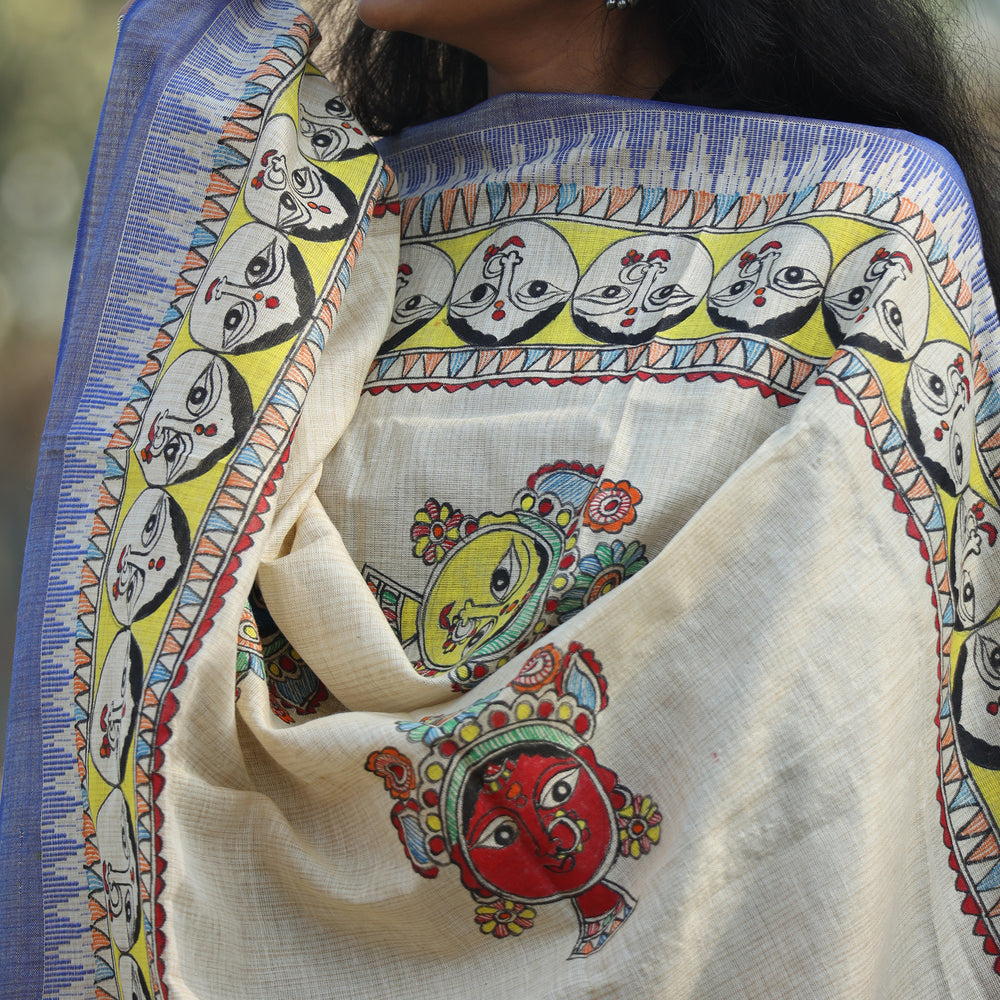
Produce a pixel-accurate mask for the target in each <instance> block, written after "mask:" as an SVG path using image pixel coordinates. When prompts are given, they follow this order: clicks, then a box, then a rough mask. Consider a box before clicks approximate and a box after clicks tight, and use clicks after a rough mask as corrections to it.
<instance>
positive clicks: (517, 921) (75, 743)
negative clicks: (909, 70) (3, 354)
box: [0, 0, 1000, 1000]
mask: <svg viewBox="0 0 1000 1000" xmlns="http://www.w3.org/2000/svg"><path fill="white" fill-rule="evenodd" d="M314 41H315V30H314V28H313V26H312V23H311V22H310V21H309V19H308V18H307V17H306V16H304V15H303V14H302V13H301V12H300V11H299V10H298V9H297V8H295V7H294V6H293V5H291V4H289V3H285V2H283V0H254V2H252V3H251V2H235V0H234V2H231V3H223V2H221V0H217V2H215V3H204V4H197V5H191V6H184V7H183V8H182V9H181V8H178V7H177V6H176V5H173V4H170V3H167V2H165V0H150V2H146V3H140V4H138V5H136V6H135V7H134V8H133V9H132V10H131V12H130V13H129V14H128V15H127V17H126V18H125V21H124V24H123V28H122V36H121V43H120V47H119V55H118V59H117V62H116V66H115V71H114V75H113V77H112V81H111V89H110V91H109V98H108V102H107V104H106V107H105V111H104V116H103V120H102V125H101V131H100V135H99V139H98V144H97V148H96V152H95V158H94V169H93V173H92V179H91V183H90V187H89V189H88V195H87V201H86V204H85V208H84V216H83V223H82V227H81V234H80V241H79V246H78V251H77V259H76V266H75V270H74V276H73V281H72V287H71V290H70V300H69V311H68V318H67V324H66V329H65V335H64V343H63V347H62V353H61V357H60V364H59V370H58V376H57V383H56V389H55V393H54V397H53V404H52V410H51V413H50V418H49V424H48V428H47V432H46V438H45V443H44V446H43V455H42V464H41V471H40V473H39V483H38V490H37V496H36V502H35V509H34V514H33V524H32V535H31V542H30V545H29V555H28V561H27V569H26V574H25V580H24V588H23V593H22V613H21V620H20V623H19V636H18V649H17V656H18V660H17V665H16V671H17V672H16V676H15V684H14V691H13V698H12V703H11V704H12V707H11V725H10V732H9V735H8V744H7V746H8V749H7V773H6V775H5V781H4V797H3V806H2V815H0V819H2V826H0V833H2V838H3V840H2V851H0V863H2V865H3V873H4V878H3V881H2V883H0V885H2V888H0V899H2V900H3V904H4V917H3V926H4V929H5V934H4V935H3V936H2V938H3V939H2V940H0V956H2V958H0V968H2V969H3V975H4V981H5V983H7V984H9V988H8V990H7V992H8V993H9V995H17V996H45V997H54V996H59V997H90V996H93V995H94V994H95V992H96V995H97V997H99V998H101V1000H107V998H122V1000H125V998H150V1000H151V998H154V997H156V998H168V997H169V998H171V1000H181V998H197V1000H210V998H211V1000H216V998H230V997H231V998H240V1000H245V998H256V997H260V998H264V997H269V998H270V997H275V996H302V997H354V998H356V997H379V998H381V997H407V998H410V997H413V998H416V997H428V998H429V997H433V998H438V1000H440V998H459V997H461V998H466V997H468V996H480V995H484V996H485V995H487V994H490V995H492V994H493V993H494V992H495V993H496V994H497V995H502V996H505V997H513V998H528V997H532V998H535V997H566V998H582V997H624V996H652V997H660V996H664V995H667V994H668V993H669V995H670V996H676V997H678V998H699V1000H702V998H708V997H712V998H723V997H727V998H728V997H733V996H746V997H792V996H810V997H829V998H834V997H837V998H857V997H905V998H917V997H926V998H935V1000H938V998H941V997H945V996H951V997H960V998H963V1000H965V998H972V997H987V996H998V995H1000V960H998V957H997V956H998V945H1000V922H998V919H997V915H998V913H1000V844H998V840H997V837H998V827H1000V610H998V608H1000V541H998V533H1000V395H998V393H997V389H996V387H995V385H994V382H993V381H992V378H991V373H993V372H995V371H996V367H997V359H996V357H995V354H993V353H991V352H995V345H996V327H997V318H996V315H995V312H994V307H993V302H992V299H991V295H990V292H989V289H988V287H987V284H986V279H985V276H984V275H985V272H984V269H983V264H982V259H981V253H980V250H979V246H978V237H977V230H976V225H975V220H974V216H973V214H972V211H971V208H970V206H969V202H968V199H967V194H966V191H965V187H964V184H963V182H962V180H961V177H960V176H959V175H958V173H957V171H956V169H955V167H954V164H953V163H952V162H951V160H950V159H949V158H948V156H947V154H945V153H943V152H942V151H941V150H940V149H938V148H937V147H934V146H932V145H931V144H929V143H927V142H925V141H922V140H919V139H916V138H914V137H912V136H908V135H904V134H892V133H886V132H879V131H876V130H872V129H863V128H859V127H855V126H846V125H837V124H829V123H821V122H809V121H795V120H789V119H780V118H771V117H764V116H749V115H742V114H737V113H723V112H707V111H702V110H699V109H693V108H682V107H675V106H669V105H659V104H652V103H644V102H630V101H623V100H617V99H611V98H595V97H574V96H565V95H564V96H538V95H534V96H527V95H520V96H517V95H508V96H505V97H501V98H498V99H495V100H492V101H489V102H487V103H486V104H485V105H483V106H481V107H479V108H475V109H473V110H472V111H470V112H468V113H467V114H465V115H462V116H459V117H458V118H456V119H452V120H447V121H442V122H439V123H436V124H434V125H431V126H426V127H422V128H419V129H414V130H412V131H411V132H409V133H405V134H404V135H403V136H402V137H400V138H396V139H392V140H384V141H382V142H380V143H378V144H376V145H374V146H373V144H372V143H371V142H370V141H369V139H368V138H367V137H366V136H365V135H364V134H363V132H362V131H361V130H360V128H359V127H358V126H357V123H356V121H355V120H354V119H353V117H352V116H351V113H350V111H349V110H348V109H347V107H346V106H345V105H344V104H343V103H342V102H341V101H340V100H339V98H337V96H336V95H335V93H334V92H333V90H332V89H331V88H330V86H329V84H327V83H326V81H325V79H324V78H323V77H322V76H320V75H319V74H318V73H317V72H316V71H315V70H314V69H313V68H312V67H311V66H309V65H308V64H307V62H306V56H307V53H308V52H309V50H310V47H311V45H312V44H313V42H314ZM383 161H384V162H385V163H387V164H388V168H387V167H386V166H384V165H383Z"/></svg>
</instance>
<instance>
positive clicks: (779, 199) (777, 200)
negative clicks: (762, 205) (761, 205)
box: [764, 192, 788, 222]
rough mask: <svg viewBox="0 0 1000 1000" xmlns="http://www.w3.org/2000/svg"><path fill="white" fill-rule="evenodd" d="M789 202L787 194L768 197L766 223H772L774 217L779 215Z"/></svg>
mask: <svg viewBox="0 0 1000 1000" xmlns="http://www.w3.org/2000/svg"><path fill="white" fill-rule="evenodd" d="M787 200H788V194H787V192H783V193H781V194H772V195H769V196H768V199H767V212H766V213H765V215H764V221H765V222H770V221H771V220H772V219H773V218H774V216H775V215H776V214H777V212H778V209H780V208H781V206H782V205H784V204H785V202H786V201H787Z"/></svg>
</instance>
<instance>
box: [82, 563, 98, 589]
mask: <svg viewBox="0 0 1000 1000" xmlns="http://www.w3.org/2000/svg"><path fill="white" fill-rule="evenodd" d="M95 583H97V574H96V573H95V572H94V571H93V570H92V569H91V568H90V567H89V566H88V565H87V564H86V563H84V564H83V571H82V572H81V574H80V586H81V587H92V586H93V585H94V584H95Z"/></svg>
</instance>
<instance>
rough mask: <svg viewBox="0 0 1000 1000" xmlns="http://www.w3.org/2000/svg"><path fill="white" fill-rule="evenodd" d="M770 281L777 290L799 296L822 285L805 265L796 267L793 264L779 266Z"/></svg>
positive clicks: (811, 291) (810, 292)
mask: <svg viewBox="0 0 1000 1000" xmlns="http://www.w3.org/2000/svg"><path fill="white" fill-rule="evenodd" d="M771 282H772V284H773V285H774V287H775V288H777V289H778V291H781V292H786V293H787V294H789V295H794V296H796V297H799V298H804V297H805V296H808V295H813V294H815V293H816V292H818V291H819V290H820V289H821V288H822V287H823V285H822V282H821V281H820V280H819V278H817V277H816V274H815V272H813V271H810V270H809V268H807V267H798V266H797V265H794V264H793V265H791V266H789V267H783V268H781V270H779V271H778V272H777V273H776V274H775V275H774V277H773V278H772V279H771Z"/></svg>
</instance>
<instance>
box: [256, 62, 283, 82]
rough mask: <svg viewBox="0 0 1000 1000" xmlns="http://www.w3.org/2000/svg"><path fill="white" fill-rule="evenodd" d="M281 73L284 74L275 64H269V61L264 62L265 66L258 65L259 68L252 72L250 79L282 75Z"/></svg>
mask: <svg viewBox="0 0 1000 1000" xmlns="http://www.w3.org/2000/svg"><path fill="white" fill-rule="evenodd" d="M281 75H282V74H281V71H280V70H277V69H275V68H274V67H273V66H268V65H267V63H264V65H263V66H258V67H257V69H255V70H254V71H253V72H252V73H251V74H250V79H251V80H259V79H260V78H261V77H262V76H281Z"/></svg>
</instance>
